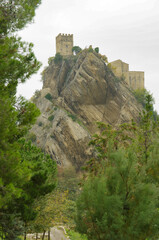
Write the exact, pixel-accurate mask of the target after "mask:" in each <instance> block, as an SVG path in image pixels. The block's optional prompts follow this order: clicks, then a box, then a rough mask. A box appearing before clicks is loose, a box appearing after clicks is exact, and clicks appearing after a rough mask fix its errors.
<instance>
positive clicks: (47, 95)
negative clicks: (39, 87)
mask: <svg viewBox="0 0 159 240" xmlns="http://www.w3.org/2000/svg"><path fill="white" fill-rule="evenodd" d="M45 98H46V99H47V100H49V101H52V96H51V94H50V93H47V94H46V95H45Z"/></svg>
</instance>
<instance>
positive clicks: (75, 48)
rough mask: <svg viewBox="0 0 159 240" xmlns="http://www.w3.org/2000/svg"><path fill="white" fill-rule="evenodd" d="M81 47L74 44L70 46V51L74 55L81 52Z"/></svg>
mask: <svg viewBox="0 0 159 240" xmlns="http://www.w3.org/2000/svg"><path fill="white" fill-rule="evenodd" d="M81 50H82V49H81V48H80V47H79V46H74V47H73V48H72V52H73V53H74V54H75V55H77V54H78V53H79V52H81Z"/></svg>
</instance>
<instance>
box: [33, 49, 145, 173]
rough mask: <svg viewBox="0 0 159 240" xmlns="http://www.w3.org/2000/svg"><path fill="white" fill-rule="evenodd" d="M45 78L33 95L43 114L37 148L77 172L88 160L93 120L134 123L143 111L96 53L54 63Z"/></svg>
mask: <svg viewBox="0 0 159 240" xmlns="http://www.w3.org/2000/svg"><path fill="white" fill-rule="evenodd" d="M43 80H44V81H43V89H42V90H41V91H40V92H39V94H38V96H34V101H35V103H36V104H37V106H38V107H39V109H40V110H41V116H40V117H39V118H38V120H37V123H36V124H35V126H34V127H33V128H32V132H33V133H35V135H36V144H37V145H38V146H40V147H41V148H42V149H44V150H45V152H47V153H49V154H50V155H51V156H52V158H53V159H55V160H56V161H57V162H58V164H60V165H61V166H64V167H69V166H71V165H73V166H75V168H76V169H77V170H79V169H80V167H81V166H82V165H83V163H84V162H85V161H86V160H87V159H89V158H90V156H91V154H92V151H91V148H90V147H88V143H89V141H90V139H91V135H92V134H93V133H95V132H96V131H97V128H96V124H95V123H96V122H97V121H102V122H105V123H109V124H112V125H113V126H114V127H115V126H117V125H118V124H120V123H124V122H128V121H130V120H131V119H135V120H137V117H138V114H139V112H140V111H141V107H140V106H139V105H138V103H137V101H136V99H135V98H134V96H133V94H132V93H131V91H130V89H129V88H128V86H127V84H126V83H125V82H124V81H121V80H120V79H117V78H116V77H115V76H114V75H113V73H112V72H111V71H110V69H109V68H108V67H107V66H106V64H105V62H104V61H103V60H102V59H101V55H99V54H97V53H95V52H89V51H88V50H84V51H82V53H80V54H79V55H78V56H72V57H69V58H67V59H64V60H63V61H61V62H60V63H58V64H57V63H56V64H55V62H54V60H52V61H51V63H50V64H49V66H48V67H47V69H46V70H45V71H44V74H43Z"/></svg>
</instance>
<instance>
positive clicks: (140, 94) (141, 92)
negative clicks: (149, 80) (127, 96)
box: [133, 88, 149, 107]
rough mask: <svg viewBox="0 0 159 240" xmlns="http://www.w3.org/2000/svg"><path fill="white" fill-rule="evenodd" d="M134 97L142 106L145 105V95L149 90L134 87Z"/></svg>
mask: <svg viewBox="0 0 159 240" xmlns="http://www.w3.org/2000/svg"><path fill="white" fill-rule="evenodd" d="M133 93H134V96H135V98H136V99H137V101H138V102H139V103H140V104H142V106H143V107H145V105H146V98H145V97H146V95H147V94H149V92H148V91H147V90H146V89H145V88H143V89H136V90H134V91H133Z"/></svg>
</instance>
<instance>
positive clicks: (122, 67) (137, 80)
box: [110, 60, 144, 90]
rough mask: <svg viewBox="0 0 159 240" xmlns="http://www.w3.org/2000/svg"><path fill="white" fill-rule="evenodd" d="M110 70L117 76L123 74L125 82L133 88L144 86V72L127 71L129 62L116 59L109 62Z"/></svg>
mask: <svg viewBox="0 0 159 240" xmlns="http://www.w3.org/2000/svg"><path fill="white" fill-rule="evenodd" d="M110 64H111V67H112V71H113V72H114V74H115V75H116V76H117V77H122V76H124V78H125V81H126V82H127V84H128V85H129V86H130V87H131V88H132V89H133V90H136V89H143V88H144V72H140V71H129V64H127V63H124V62H122V61H121V60H116V61H113V62H111V63H110Z"/></svg>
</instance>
